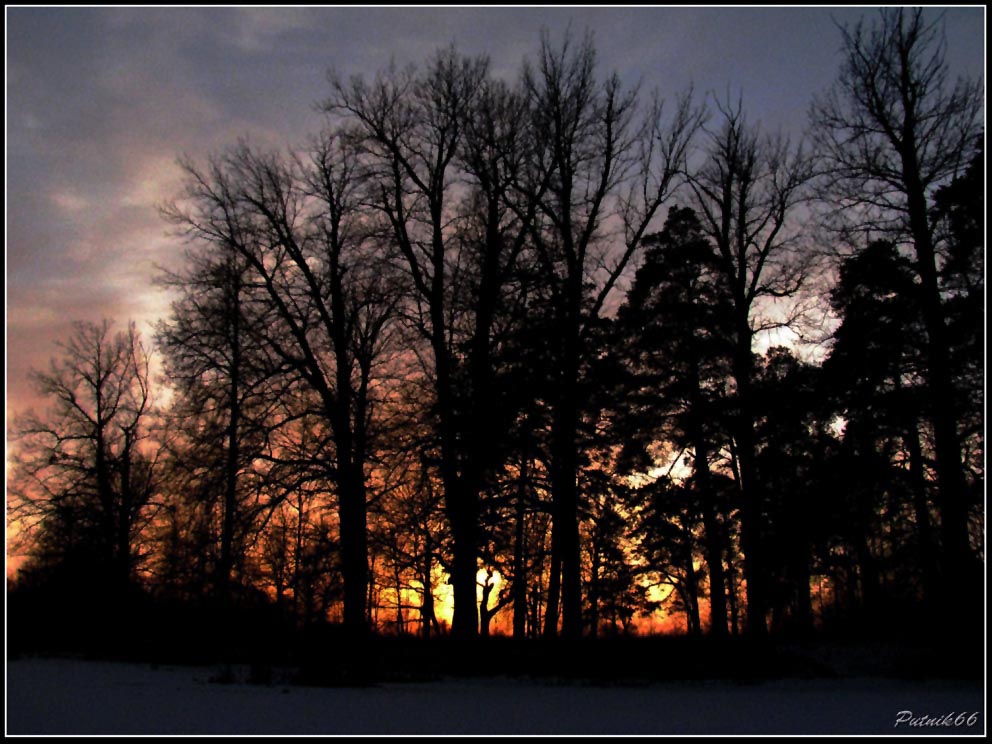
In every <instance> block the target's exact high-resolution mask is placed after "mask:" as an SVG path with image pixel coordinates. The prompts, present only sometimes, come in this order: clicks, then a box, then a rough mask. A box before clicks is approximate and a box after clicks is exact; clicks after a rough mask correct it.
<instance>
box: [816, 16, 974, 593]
mask: <svg viewBox="0 0 992 744" xmlns="http://www.w3.org/2000/svg"><path fill="white" fill-rule="evenodd" d="M842 33H843V40H844V51H845V61H844V65H843V67H842V68H841V71H840V74H839V77H838V79H837V82H836V83H835V84H834V86H833V88H831V89H830V90H829V91H828V92H827V93H826V94H825V95H824V96H822V97H821V98H819V99H817V100H816V101H815V102H814V104H813V106H812V109H811V115H812V119H813V122H814V125H815V131H816V132H817V139H818V144H819V146H820V148H821V151H822V154H823V156H824V158H825V163H826V176H827V182H826V189H825V191H826V193H828V194H829V195H830V196H831V197H832V198H833V200H834V203H835V204H837V205H839V206H841V207H842V208H843V215H842V218H843V220H844V222H845V223H846V224H848V225H851V226H855V227H857V228H859V229H864V228H866V227H869V228H871V229H872V230H874V231H876V232H878V233H879V234H881V235H883V236H885V237H886V238H888V239H891V240H893V241H895V242H898V243H903V242H906V243H908V244H910V245H912V249H913V252H914V259H915V260H914V262H913V268H914V272H915V274H916V277H917V279H918V281H919V283H920V291H919V292H917V293H916V297H917V298H918V303H919V308H920V313H921V315H922V318H923V322H924V326H925V328H926V366H925V376H926V381H927V386H928V388H927V389H928V394H929V399H930V411H929V415H930V418H931V420H932V422H933V431H934V448H935V456H936V470H937V479H938V483H939V489H938V490H939V502H938V503H939V505H940V513H941V535H942V544H943V571H944V581H943V586H944V587H945V589H946V592H947V598H948V601H954V602H961V601H964V600H965V599H967V598H968V597H972V596H974V588H973V587H969V584H970V583H971V582H972V581H974V580H977V573H976V571H975V570H973V554H972V551H971V548H970V546H969V534H968V499H967V492H966V481H965V477H964V468H963V463H962V445H961V431H960V429H959V422H960V419H961V415H962V411H961V408H960V405H959V404H958V401H957V400H956V398H955V395H954V384H953V373H952V370H951V367H950V361H951V359H950V353H949V344H948V332H947V308H946V307H945V297H944V294H945V292H944V289H943V288H942V287H941V263H942V261H941V258H940V251H939V250H938V236H937V234H936V231H935V227H936V225H935V222H934V220H933V218H932V213H931V211H930V206H931V199H932V198H933V193H934V189H936V188H937V187H939V186H941V185H943V184H946V183H947V181H948V180H949V179H950V178H951V177H952V176H954V175H955V174H957V173H958V172H959V170H960V168H961V166H962V164H963V163H965V162H966V161H967V158H968V157H969V155H970V153H971V145H972V143H973V142H974V141H975V138H976V135H977V133H978V131H979V129H978V128H979V126H980V122H981V112H982V107H983V102H984V95H983V91H982V86H981V83H980V82H977V81H970V80H967V79H964V78H959V79H958V80H957V81H956V82H955V83H954V84H953V85H951V83H950V82H949V80H948V68H947V64H946V62H945V59H944V51H945V43H946V42H945V41H944V39H943V36H942V34H941V26H940V23H939V21H937V22H928V21H927V20H926V19H925V18H924V12H923V10H922V9H919V8H914V9H903V8H895V9H883V10H881V11H880V13H879V16H878V19H877V23H875V24H872V25H867V24H865V23H864V22H859V23H858V24H857V25H855V26H854V27H853V28H847V27H845V28H843V29H842ZM952 598H953V600H952Z"/></svg>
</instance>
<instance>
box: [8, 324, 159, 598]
mask: <svg viewBox="0 0 992 744" xmlns="http://www.w3.org/2000/svg"><path fill="white" fill-rule="evenodd" d="M58 347H59V349H60V350H61V352H62V356H61V357H59V358H56V359H53V360H52V361H51V365H50V367H49V369H48V371H47V372H37V371H36V372H33V373H32V377H33V381H34V385H35V388H36V389H37V391H38V393H40V394H41V395H43V396H44V397H46V398H47V399H49V400H50V401H51V407H50V409H49V410H48V411H47V412H45V413H43V414H40V415H39V414H36V413H34V412H30V413H28V414H27V415H26V416H25V418H24V419H22V420H21V421H18V422H17V423H16V424H15V428H16V431H17V433H16V436H15V439H16V441H17V450H16V454H15V455H14V457H13V471H12V474H11V478H10V480H9V482H8V487H9V494H10V497H11V499H10V502H9V503H10V511H9V515H10V517H11V518H12V519H13V520H14V521H18V522H19V523H20V525H21V527H22V528H23V529H24V530H25V532H26V534H27V535H28V536H37V535H38V534H39V530H40V532H41V533H43V535H44V539H42V540H41V541H40V542H39V543H38V545H39V546H41V549H44V548H46V547H47V548H48V549H49V550H51V551H53V552H54V555H53V556H50V558H52V559H53V560H54V562H55V563H58V562H59V561H60V560H71V559H70V558H69V556H72V555H75V558H76V559H78V558H79V557H80V555H79V551H83V557H84V558H86V560H87V566H88V568H89V569H90V570H92V571H93V572H94V573H95V574H96V576H95V580H96V581H97V582H100V581H106V582H108V584H109V586H111V587H113V588H114V589H115V591H120V590H121V589H123V588H124V587H126V586H127V585H128V584H129V583H130V582H131V581H132V580H133V579H134V569H135V561H136V543H135V541H136V538H137V535H138V533H139V532H140V530H141V528H142V526H143V513H144V511H145V509H146V507H147V506H148V504H149V502H150V500H151V498H152V496H153V492H154V472H153V471H154V464H155V453H154V451H152V450H150V449H148V448H147V447H146V446H145V445H146V443H147V440H148V425H149V419H150V415H151V411H152V395H151V389H150V386H149V366H150V359H149V355H148V352H147V350H146V349H145V347H144V344H143V343H142V341H141V338H140V334H139V333H138V330H137V327H136V326H135V324H134V323H133V322H131V323H129V324H128V327H127V330H124V331H119V332H117V333H114V334H112V333H111V322H110V321H104V322H102V323H100V324H99V325H98V324H95V323H88V322H76V323H74V324H73V330H72V334H71V336H70V337H69V339H68V340H67V341H65V342H64V343H59V344H58ZM36 557H38V556H36ZM43 562H44V561H43Z"/></svg>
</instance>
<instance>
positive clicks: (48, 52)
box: [5, 6, 985, 421]
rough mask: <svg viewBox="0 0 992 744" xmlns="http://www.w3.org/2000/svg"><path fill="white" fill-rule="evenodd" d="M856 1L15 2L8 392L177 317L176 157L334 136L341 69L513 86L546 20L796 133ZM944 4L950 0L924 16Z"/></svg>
mask: <svg viewBox="0 0 992 744" xmlns="http://www.w3.org/2000/svg"><path fill="white" fill-rule="evenodd" d="M875 12H876V11H875V8H873V7H863V8H861V7H844V8H832V9H831V8H742V7H731V8H712V7H697V8H670V7H654V8H649V7H630V8H616V7H611V8H589V7H545V8H536V7H534V8H458V9H456V8H450V7H433V8H432V7H422V8H382V7H377V8H370V7H359V8H333V7H331V8H283V7H279V8H265V7H251V8H234V7H228V8H224V7H214V8H30V7H21V8H16V7H15V8H11V7H8V8H7V9H6V24H5V28H6V70H7V72H6V124H7V127H6V164H7V165H6V207H7V209H6V215H7V217H6V226H5V227H6V252H5V258H6V275H5V276H6V291H7V292H6V384H7V388H6V389H7V411H8V421H9V420H10V416H11V413H12V412H17V411H19V410H22V409H23V408H25V407H26V406H28V405H31V404H36V401H35V400H34V398H33V395H32V392H31V388H30V384H29V381H28V374H27V373H28V370H29V369H30V368H36V369H44V368H45V367H46V366H47V363H48V360H49V359H50V358H51V357H52V356H53V355H55V354H56V353H57V348H56V347H55V346H54V342H55V341H56V340H58V339H64V338H65V337H66V336H67V335H68V333H69V324H70V322H71V321H73V320H89V321H94V322H98V321H100V320H101V319H104V318H110V319H114V320H116V322H117V326H118V327H123V326H124V325H125V324H126V322H127V320H128V319H129V318H130V319H134V320H136V321H138V323H139V327H140V328H141V329H142V330H143V332H144V333H145V335H146V338H147V337H150V335H151V332H152V326H151V324H152V323H153V322H154V321H155V320H156V319H159V318H163V317H165V316H166V315H167V313H168V299H169V298H168V296H167V295H166V294H165V293H164V292H163V291H162V290H159V289H157V288H155V287H154V286H153V285H152V279H153V277H154V276H155V274H156V272H157V268H156V267H157V266H174V265H175V262H176V261H177V260H178V259H179V257H180V256H181V253H182V249H183V244H182V241H181V240H180V239H179V238H177V237H175V236H174V235H170V227H169V226H168V225H167V224H166V223H165V222H164V221H163V220H162V219H161V217H160V215H159V212H158V207H159V206H160V205H161V204H163V203H164V202H165V201H166V200H168V199H170V198H171V197H174V196H176V195H177V194H178V191H179V187H180V183H181V176H180V172H179V168H178V166H177V165H176V159H177V157H179V156H180V155H184V154H185V155H188V156H190V157H191V158H193V159H194V160H195V161H200V162H202V161H203V160H204V159H205V158H206V157H207V156H208V155H209V154H211V153H214V152H218V151H220V150H221V149H223V148H224V147H226V146H228V145H231V144H233V143H234V142H235V141H236V140H237V139H238V138H239V137H247V138H248V139H249V141H250V142H252V143H255V144H258V145H263V146H272V147H286V146H291V145H295V144H299V143H301V142H302V141H303V140H304V139H305V138H306V137H307V135H309V134H312V133H316V132H317V131H319V129H320V128H321V124H322V121H323V119H322V114H321V113H320V112H319V111H318V110H317V108H316V106H315V104H316V103H317V102H318V101H320V100H321V99H323V98H326V97H327V94H328V93H329V86H328V83H327V72H328V70H329V69H334V70H336V71H337V72H338V73H339V74H340V75H341V76H343V77H345V78H347V77H349V76H351V75H353V74H363V75H366V76H371V75H373V74H374V73H375V71H376V70H377V69H380V68H383V67H385V66H386V65H388V64H389V62H390V60H391V59H395V61H396V62H397V63H398V64H399V65H405V64H407V63H420V62H423V61H424V60H425V59H426V58H427V57H428V56H429V55H430V54H431V53H432V52H433V51H434V50H435V49H437V48H438V47H441V46H446V45H448V44H450V43H452V42H454V43H455V44H456V45H457V47H458V49H459V50H460V51H461V52H463V53H467V54H480V53H484V54H488V55H489V57H490V59H491V63H492V69H493V71H494V72H495V74H497V75H499V76H502V77H506V78H507V79H514V78H515V77H516V76H517V74H518V71H519V69H520V64H521V60H522V58H523V57H524V56H525V55H527V56H531V57H533V55H534V54H535V52H536V50H537V48H538V44H539V39H540V31H541V29H542V28H546V29H547V30H548V31H549V32H550V33H551V37H552V39H553V40H555V41H560V40H561V39H562V37H563V34H564V33H565V31H566V29H568V28H569V27H570V28H571V29H572V31H573V32H574V33H576V34H581V33H583V32H584V31H585V30H586V29H589V30H591V31H593V33H594V35H595V36H594V38H595V44H596V48H597V54H598V61H599V70H600V72H601V74H603V75H605V74H608V73H611V72H613V71H616V72H617V73H619V75H620V76H621V78H622V79H623V80H624V81H625V82H626V83H627V84H629V85H634V84H640V86H641V88H642V90H643V91H644V92H650V91H651V90H653V89H657V90H658V91H659V92H660V93H661V94H662V95H664V96H666V97H669V98H672V97H674V96H675V95H676V94H678V93H679V92H680V91H681V90H682V89H684V88H685V87H686V86H687V85H689V84H690V83H691V84H693V85H694V88H695V90H696V91H697V92H698V93H699V94H707V93H710V92H712V93H715V94H716V95H718V96H721V97H725V96H726V94H727V92H728V91H729V92H730V93H731V94H732V95H734V96H736V95H737V94H738V93H741V94H742V95H743V100H744V106H745V109H746V111H747V112H748V116H749V119H750V120H751V121H755V122H760V123H761V126H762V128H763V129H764V130H774V129H777V128H783V129H785V130H786V131H789V132H792V133H793V134H795V135H796V136H799V134H800V133H801V129H802V126H803V124H804V122H805V118H806V111H807V108H808V105H809V102H810V99H811V96H812V95H813V94H814V93H815V92H821V91H823V90H824V89H825V88H826V87H828V86H829V85H830V83H831V82H832V80H833V79H834V77H835V76H836V73H837V70H838V69H839V66H840V63H841V56H840V50H841V36H840V32H839V31H838V29H837V27H836V25H835V23H841V24H845V23H848V24H849V23H853V22H856V21H857V20H858V19H859V18H860V17H862V16H863V15H864V16H868V17H871V16H872V15H873V14H874V13H875ZM928 12H929V13H931V14H936V13H938V12H939V11H938V10H937V9H934V10H930V11H928ZM942 12H944V13H945V21H946V34H947V39H948V52H947V59H948V63H949V66H950V68H951V70H952V72H953V73H955V74H958V73H963V74H967V75H969V76H972V77H980V76H981V75H982V70H983V69H984V65H983V59H984V42H985V39H984V28H985V19H984V8H982V7H979V6H975V7H961V8H944V9H942Z"/></svg>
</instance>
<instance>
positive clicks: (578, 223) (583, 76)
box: [522, 33, 703, 637]
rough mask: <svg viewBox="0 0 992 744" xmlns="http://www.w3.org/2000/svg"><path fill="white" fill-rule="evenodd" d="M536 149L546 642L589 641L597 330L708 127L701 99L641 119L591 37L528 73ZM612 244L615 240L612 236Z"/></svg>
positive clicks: (549, 52) (683, 100) (548, 49)
mask: <svg viewBox="0 0 992 744" xmlns="http://www.w3.org/2000/svg"><path fill="white" fill-rule="evenodd" d="M524 89H525V91H526V94H527V97H528V101H529V104H530V112H531V116H532V117H533V118H532V125H531V126H532V128H533V135H532V136H533V137H534V139H535V142H536V146H535V150H534V152H533V158H534V160H533V162H532V164H531V176H530V178H529V180H528V182H526V183H524V184H522V187H523V189H524V190H525V191H529V192H530V195H531V198H532V200H533V201H534V202H535V203H536V204H537V213H538V215H539V216H540V223H538V224H535V226H534V228H533V229H532V231H531V232H532V238H533V241H534V249H535V251H536V252H537V255H538V258H539V264H540V266H541V271H542V279H543V281H544V282H545V283H546V285H547V286H548V288H549V291H550V294H551V307H552V314H553V316H554V325H555V338H554V341H553V346H554V348H555V353H556V357H557V374H558V375H559V377H558V379H557V380H556V381H555V382H556V387H555V390H556V394H555V396H554V399H553V400H552V401H551V408H552V433H551V442H552V443H551V453H552V454H551V460H552V472H551V480H552V486H551V489H552V500H553V511H554V515H553V516H554V521H553V533H552V572H551V576H550V584H549V599H548V609H547V613H546V615H545V622H546V625H545V632H546V635H555V634H556V633H557V622H558V609H559V604H558V603H559V596H560V597H561V603H562V604H561V609H562V615H561V617H562V634H563V635H565V636H567V637H578V636H579V635H580V634H581V632H582V606H581V602H582V587H581V556H580V549H579V515H578V507H579V489H578V469H579V441H578V430H579V422H580V413H579V412H580V410H581V406H580V401H579V378H580V371H581V369H582V366H583V363H584V361H585V360H586V357H587V354H588V348H587V347H588V337H589V333H590V330H591V329H592V327H593V326H594V325H595V323H596V320H597V319H598V318H599V317H600V314H601V313H602V312H603V309H604V307H605V306H606V304H607V301H608V299H609V298H610V297H611V294H612V291H613V289H614V287H615V286H616V284H617V282H618V281H619V280H620V278H621V276H622V275H623V274H624V271H625V270H626V269H627V267H628V266H629V265H630V263H631V260H632V259H633V258H634V256H635V254H636V253H637V252H638V250H639V249H640V247H641V244H642V239H643V237H644V234H645V231H646V230H647V229H648V226H649V225H650V224H651V222H652V220H653V219H654V217H655V215H656V214H657V213H658V210H659V209H660V208H661V207H662V205H663V204H665V202H666V201H667V200H668V199H669V197H670V196H671V194H672V192H673V191H674V190H675V188H676V187H677V185H678V184H679V182H680V175H681V173H682V172H683V171H684V165H685V158H686V155H687V153H688V150H689V147H690V144H691V141H692V139H693V136H694V135H695V133H696V131H697V129H698V127H699V125H700V123H701V121H702V118H703V112H702V110H701V109H699V108H697V107H695V106H694V105H693V103H692V97H691V92H690V93H686V94H684V95H683V96H681V97H680V98H679V100H678V101H677V103H676V106H675V112H674V114H673V115H672V116H671V117H670V119H668V121H667V122H666V120H665V118H663V106H662V103H661V102H660V101H656V102H655V103H654V104H653V105H652V106H651V107H649V108H648V109H647V111H646V112H645V113H644V115H643V116H640V117H639V116H638V111H637V101H638V98H637V95H636V91H633V90H624V89H623V87H622V85H621V83H620V79H619V77H618V76H616V75H613V76H611V77H609V78H607V79H606V80H605V81H603V82H601V81H600V80H599V79H598V77H597V71H596V53H595V48H594V46H593V42H592V37H591V35H590V34H587V35H586V36H585V37H584V38H583V40H582V41H581V42H580V43H578V44H576V43H575V41H574V39H572V38H571V37H570V36H566V38H565V39H564V41H563V42H562V44H561V45H560V46H559V47H555V46H554V45H553V44H552V41H551V39H550V36H549V34H547V33H544V34H543V35H542V38H541V48H540V52H539V55H538V59H537V61H536V63H535V64H534V65H532V66H527V67H526V68H525V71H524ZM611 233H612V234H611Z"/></svg>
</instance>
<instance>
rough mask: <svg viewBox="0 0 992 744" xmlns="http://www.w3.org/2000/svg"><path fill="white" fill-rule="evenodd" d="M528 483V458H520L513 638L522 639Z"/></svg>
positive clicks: (514, 546) (515, 538)
mask: <svg viewBox="0 0 992 744" xmlns="http://www.w3.org/2000/svg"><path fill="white" fill-rule="evenodd" d="M526 483H527V458H525V457H522V458H520V482H519V484H518V488H517V503H516V515H515V517H516V524H515V526H514V535H513V637H514V638H516V639H521V638H523V637H524V635H525V633H526V630H527V563H526V556H525V555H524V549H525V545H524V537H525V531H524V526H525V525H524V518H525V516H526V504H525V503H524V495H525V489H526Z"/></svg>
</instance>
